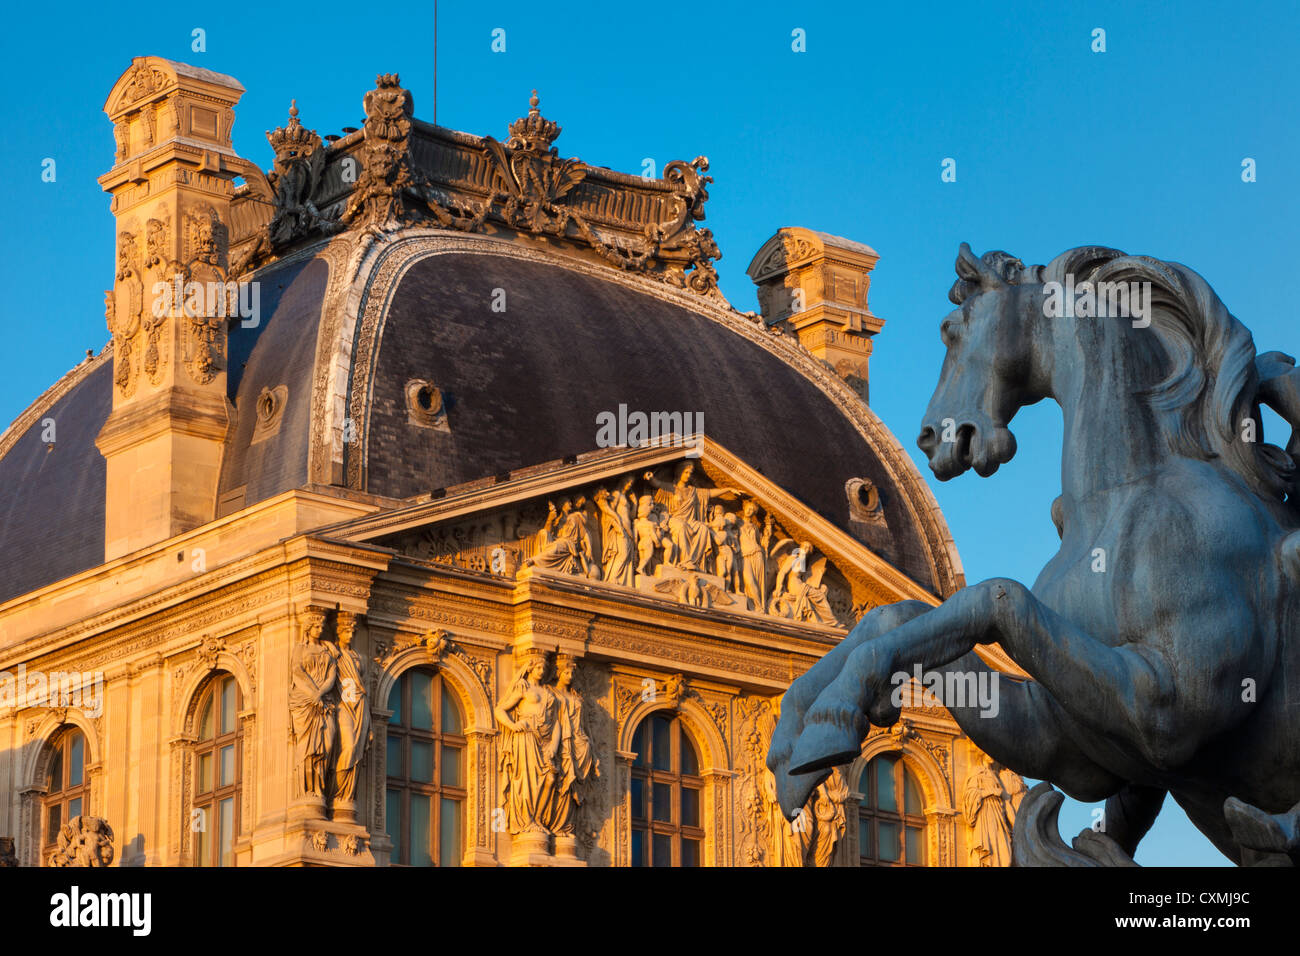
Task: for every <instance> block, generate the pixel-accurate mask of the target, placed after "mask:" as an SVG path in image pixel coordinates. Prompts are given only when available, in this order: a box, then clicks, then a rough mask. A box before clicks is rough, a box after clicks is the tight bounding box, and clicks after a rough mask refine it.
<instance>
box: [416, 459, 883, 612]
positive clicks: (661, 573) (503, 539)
mask: <svg viewBox="0 0 1300 956" xmlns="http://www.w3.org/2000/svg"><path fill="white" fill-rule="evenodd" d="M698 475H699V470H698V467H697V466H696V465H695V463H694V462H692V461H689V460H688V461H685V462H682V463H679V464H678V465H676V466H675V467H674V468H673V469H672V470H671V471H663V472H660V471H655V470H651V471H641V472H634V473H631V474H625V475H622V476H619V477H616V478H613V479H612V480H610V481H608V482H606V483H604V484H600V485H596V486H593V487H589V488H585V489H582V490H579V491H575V492H574V493H572V494H568V495H566V496H565V497H562V498H553V499H550V500H545V501H544V500H540V499H538V500H534V501H531V502H528V503H525V504H523V505H521V506H519V507H518V508H517V509H515V510H511V511H508V512H504V513H495V514H491V513H489V514H484V515H481V516H479V517H477V518H475V519H473V520H471V521H469V522H463V523H456V524H443V525H436V526H433V527H428V528H423V529H420V530H418V531H413V532H408V533H405V534H403V535H401V536H400V537H399V538H398V540H397V541H396V542H394V543H395V546H397V547H398V548H400V549H401V550H402V551H404V552H405V553H406V554H408V555H410V556H412V557H416V558H421V559H425V560H431V561H435V562H438V563H441V564H448V565H452V566H456V567H461V568H465V569H467V570H471V571H478V572H490V573H493V574H496V575H500V576H504V577H513V576H515V574H516V573H517V572H518V571H519V569H521V568H526V567H535V568H539V569H542V570H544V571H546V572H549V573H553V574H561V575H569V576H573V577H577V578H582V579H584V580H586V581H591V582H604V583H605V584H607V585H617V586H620V587H625V588H633V589H636V590H638V591H641V592H643V593H645V594H646V595H648V596H653V597H660V598H666V599H669V600H673V601H676V602H678V603H681V604H686V605H689V606H692V607H698V608H719V609H725V610H727V611H737V612H746V613H753V614H761V615H765V616H770V617H777V618H785V619H788V620H793V621H799V622H802V623H811V624H820V625H825V626H829V627H843V626H847V625H848V624H849V623H850V622H851V621H852V620H854V619H856V615H857V613H858V612H859V611H860V610H861V608H858V607H856V606H855V605H854V602H853V595H852V590H851V588H850V586H849V584H848V582H847V579H846V578H845V577H844V575H843V574H841V573H840V572H839V571H838V570H836V569H834V568H833V567H832V565H831V563H830V561H829V559H828V558H827V557H826V556H825V555H822V554H821V553H820V552H819V551H818V549H817V548H816V547H815V546H814V545H813V544H812V542H810V541H809V540H807V539H806V538H805V537H803V536H802V535H795V534H793V533H791V532H789V531H787V529H786V528H785V526H784V525H783V523H782V522H781V521H780V520H778V518H777V516H776V515H775V514H773V513H772V512H770V511H767V510H765V509H764V508H762V507H761V506H760V505H759V504H758V502H757V501H755V500H754V499H753V498H752V497H751V496H749V495H747V494H746V493H745V492H743V491H741V490H739V489H736V488H718V487H706V486H705V485H704V484H702V483H701V481H700V480H699V479H698Z"/></svg>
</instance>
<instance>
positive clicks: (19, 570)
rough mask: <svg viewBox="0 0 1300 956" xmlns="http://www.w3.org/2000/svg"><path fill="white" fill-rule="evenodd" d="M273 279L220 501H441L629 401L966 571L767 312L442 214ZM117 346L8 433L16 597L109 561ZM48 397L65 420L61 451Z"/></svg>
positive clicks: (555, 448)
mask: <svg viewBox="0 0 1300 956" xmlns="http://www.w3.org/2000/svg"><path fill="white" fill-rule="evenodd" d="M255 277H256V279H257V280H258V281H259V282H260V283H261V306H262V320H261V321H260V322H259V323H258V325H257V326H256V327H255V328H251V329H246V328H243V327H242V326H240V325H239V324H238V323H235V324H233V325H232V326H231V328H230V333H229V342H228V361H227V367H228V372H227V386H228V395H229V398H230V400H231V403H232V405H233V407H234V410H235V415H234V418H233V421H232V426H231V428H230V430H229V432H228V435H227V438H226V445H225V451H224V453H223V460H222V467H221V478H220V485H219V490H218V500H217V516H218V517H220V516H222V515H226V514H230V513H233V512H235V511H238V510H240V509H241V508H244V507H247V506H249V505H252V504H255V503H256V502H259V501H264V500H266V499H267V498H270V497H273V496H275V495H277V494H281V493H283V492H285V491H288V490H290V489H294V488H303V487H309V486H314V487H316V488H318V489H322V490H324V489H327V488H329V487H335V488H339V487H341V488H344V489H350V490H351V492H355V493H361V494H365V495H370V496H377V497H378V498H380V499H389V500H393V499H397V500H400V499H410V498H418V497H422V496H424V497H427V496H428V495H430V494H431V493H434V492H436V490H438V489H443V488H449V487H452V486H455V485H458V484H462V483H465V482H469V481H473V480H476V479H482V478H487V477H494V476H499V475H501V474H503V473H505V472H510V471H512V470H515V469H519V468H526V467H530V466H534V465H539V464H543V463H547V462H554V461H558V460H561V459H564V458H566V457H569V456H573V455H578V454H582V453H585V452H591V451H594V450H596V448H597V447H598V442H597V416H598V415H600V414H601V413H602V412H614V413H617V411H618V409H619V406H620V405H625V406H627V408H628V409H629V410H640V411H644V412H647V413H649V412H657V411H667V412H683V413H685V412H691V413H693V414H701V413H702V414H703V431H704V433H705V434H706V435H707V436H708V437H709V438H710V439H711V440H713V441H715V442H717V443H719V444H721V445H722V446H723V447H725V448H727V449H728V450H729V451H731V452H732V453H734V454H736V455H737V456H739V457H740V458H741V459H743V460H744V461H746V462H748V463H749V464H750V465H752V466H753V467H755V468H756V469H758V470H759V471H760V472H762V473H763V474H764V475H765V476H767V477H768V478H769V479H771V480H772V481H774V482H775V483H777V484H778V485H780V486H781V487H783V488H785V489H786V490H788V491H790V492H791V493H792V494H794V495H795V496H796V497H797V498H799V499H800V500H802V501H803V502H804V503H805V504H806V505H808V506H809V507H810V508H812V509H813V510H815V511H816V512H818V513H819V514H821V515H822V516H824V517H825V518H827V519H828V520H830V521H831V522H832V523H834V524H835V525H836V526H838V527H840V528H841V529H843V530H845V531H847V532H848V533H849V534H851V535H853V536H854V537H856V538H857V539H858V540H860V541H862V542H863V543H864V544H866V545H867V546H868V547H869V548H871V549H872V550H874V551H875V552H876V553H878V554H879V555H880V556H881V557H883V558H884V559H885V560H887V561H889V562H890V563H892V564H894V565H895V566H896V567H898V568H899V569H900V570H901V571H903V572H904V573H905V574H907V575H908V576H909V577H911V578H912V579H913V580H915V581H916V582H917V583H919V584H921V585H922V586H923V587H925V588H927V589H928V590H931V591H934V592H936V593H949V592H950V591H951V590H953V589H954V588H955V587H956V586H958V583H959V580H960V567H959V565H958V564H957V562H956V557H955V550H954V549H953V548H952V546H951V539H950V538H949V537H948V532H947V529H946V527H945V526H944V524H943V521H942V518H941V517H940V516H939V513H938V509H937V506H936V505H935V504H934V499H933V497H932V496H931V495H930V493H929V491H928V489H927V488H926V486H925V484H924V482H923V481H922V480H921V478H920V476H919V474H917V472H916V470H915V468H914V466H913V465H912V463H911V460H910V459H909V458H908V457H907V455H906V454H905V453H904V452H903V451H902V449H901V448H900V447H899V446H898V443H897V441H896V440H895V439H894V438H893V436H891V435H890V434H889V432H888V431H887V430H886V429H885V428H884V426H883V425H882V424H881V423H880V422H879V420H878V419H876V418H875V416H874V415H873V414H872V413H871V411H870V409H868V408H867V406H866V405H865V404H864V403H863V402H862V401H861V400H860V399H859V398H858V397H857V396H856V395H855V394H854V393H853V391H852V390H851V389H850V388H849V387H848V386H847V385H845V383H844V382H843V381H841V380H840V379H839V378H838V377H837V376H836V375H835V374H834V372H833V371H831V370H830V369H829V368H827V367H826V366H824V365H823V364H821V363H818V362H817V361H815V360H814V359H813V358H812V357H811V356H810V355H809V354H808V353H807V352H806V351H805V350H803V349H802V348H801V347H800V346H799V345H798V344H797V343H796V342H795V341H794V340H793V339H792V338H791V337H788V336H780V335H774V334H772V333H771V332H769V331H768V330H767V329H766V327H765V326H764V325H763V324H762V323H761V321H759V320H757V319H756V317H755V316H753V315H752V314H743V313H739V312H736V311H735V310H732V309H730V308H727V307H725V305H723V304H721V303H719V302H717V301H714V300H710V299H707V298H705V297H701V296H696V295H694V294H692V293H690V292H688V291H684V290H679V289H675V288H672V287H669V286H667V285H665V284H663V283H656V282H654V281H651V280H647V279H644V278H641V277H636V276H629V275H626V274H624V273H621V272H619V271H618V270H614V269H610V268H608V267H606V266H603V265H598V264H593V263H590V262H587V261H584V260H581V259H578V258H574V257H571V256H567V255H560V254H557V253H553V252H550V251H546V250H543V249H541V248H539V247H537V246H535V245H525V244H521V243H518V242H508V241H503V240H500V239H494V238H491V237H483V236H472V237H471V236H465V235H463V234H456V233H448V232H443V231H439V230H432V229H413V230H408V231H406V232H401V233H397V234H394V235H390V236H387V237H385V238H384V239H382V240H371V239H370V237H358V236H356V235H355V234H350V233H345V234H342V235H340V236H337V237H335V238H333V239H332V240H330V241H328V242H319V243H317V244H315V245H313V246H311V247H310V248H308V249H305V250H303V251H301V252H299V253H298V254H296V255H295V256H293V257H290V258H287V259H281V260H278V261H275V262H273V263H271V264H269V265H267V266H264V267H263V268H262V269H260V270H258V272H257V273H256V275H255ZM496 290H502V292H503V293H504V311H494V309H493V301H494V295H495V296H499V295H500V293H498V292H497V291H496ZM498 301H499V300H498ZM109 359H111V348H110V349H106V350H105V352H104V353H103V354H102V355H101V356H100V357H99V358H97V359H95V360H94V361H93V362H87V363H84V364H83V365H82V366H79V367H78V368H77V369H75V370H73V372H70V373H69V375H68V376H65V378H64V380H62V381H61V382H60V383H59V384H58V385H56V386H55V387H54V388H52V389H51V390H50V391H49V392H47V393H46V395H45V396H42V398H41V399H39V400H38V401H37V402H36V403H35V404H34V405H33V406H32V407H31V408H30V409H28V410H27V412H25V413H24V416H23V417H22V418H20V419H19V421H18V422H16V423H15V425H14V426H13V427H12V428H11V429H10V432H9V433H6V436H5V438H4V442H5V444H4V446H3V447H0V456H2V457H0V480H2V481H4V483H5V487H6V488H7V489H9V491H8V493H7V496H6V499H5V501H4V504H3V508H4V520H3V523H2V524H0V571H3V572H4V574H3V577H2V579H0V589H2V590H0V598H10V597H14V596H17V595H20V594H24V593H27V592H29V591H31V590H34V589H36V588H38V587H41V586H43V585H45V584H48V583H51V582H53V581H56V580H58V579H60V578H62V577H66V576H68V575H70V574H74V573H76V572H78V571H82V570H85V569H87V568H91V567H94V566H96V565H98V564H100V563H102V560H103V537H104V530H103V526H104V503H103V502H104V461H103V458H102V456H100V454H99V452H98V449H97V448H96V447H95V443H94V440H95V436H96V434H97V433H98V431H99V429H100V428H101V427H102V426H103V423H104V420H105V418H106V417H107V414H108V412H109V410H110V407H111V387H112V382H111V375H112V371H111V370H112V363H111V361H109ZM418 382H427V383H430V384H431V385H432V386H434V387H436V388H437V389H438V390H439V392H440V395H441V399H442V403H443V408H444V410H445V418H444V419H442V420H441V421H440V423H439V425H438V427H429V425H428V423H427V422H422V421H419V420H417V416H415V415H413V414H412V411H411V406H410V403H409V400H408V397H407V394H408V389H409V388H410V387H411V384H412V383H418ZM268 396H270V397H269V398H268ZM259 402H264V405H263V407H262V409H261V411H260V412H259ZM267 409H272V410H273V411H274V414H273V415H266V414H263V413H265V412H266V411H267ZM45 417H54V418H55V419H56V420H57V422H58V429H59V432H58V442H57V443H56V445H55V448H54V449H53V450H52V451H47V450H46V446H45V444H44V443H43V442H42V441H41V435H40V432H41V420H42V419H43V418H45ZM855 479H858V480H860V479H866V480H867V481H869V482H870V483H871V484H872V485H874V487H875V489H876V490H877V491H878V492H879V499H880V502H881V505H882V506H883V510H884V518H885V522H884V525H877V526H875V527H873V526H870V525H867V524H864V523H863V522H861V521H859V520H856V516H855V513H854V508H853V504H854V503H853V501H852V500H851V497H850V491H851V488H849V489H846V485H848V484H849V483H850V482H852V481H853V480H855ZM345 493H346V492H345ZM886 526H887V527H886Z"/></svg>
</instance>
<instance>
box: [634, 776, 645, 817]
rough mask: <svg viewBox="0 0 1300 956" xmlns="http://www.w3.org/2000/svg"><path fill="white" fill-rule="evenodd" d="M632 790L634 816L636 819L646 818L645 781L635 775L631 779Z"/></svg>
mask: <svg viewBox="0 0 1300 956" xmlns="http://www.w3.org/2000/svg"><path fill="white" fill-rule="evenodd" d="M631 790H632V817H633V818H634V819H636V820H644V819H645V781H644V780H642V779H641V778H640V777H633V778H632V780H631Z"/></svg>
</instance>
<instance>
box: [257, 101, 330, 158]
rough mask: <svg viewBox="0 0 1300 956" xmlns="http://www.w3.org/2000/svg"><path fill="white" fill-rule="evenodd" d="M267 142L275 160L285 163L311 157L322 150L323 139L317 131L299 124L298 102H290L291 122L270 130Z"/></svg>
mask: <svg viewBox="0 0 1300 956" xmlns="http://www.w3.org/2000/svg"><path fill="white" fill-rule="evenodd" d="M266 139H267V141H268V142H269V143H270V144H271V148H272V149H273V150H275V158H276V159H278V160H281V161H283V160H284V159H293V158H296V157H299V156H310V155H311V154H312V153H314V152H316V150H318V149H320V145H321V138H320V136H319V135H317V133H316V131H315V130H311V129H307V127H305V126H303V125H302V123H300V122H298V101H297V100H296V99H295V100H290V101H289V122H288V123H287V124H286V125H284V126H281V127H280V128H279V129H274V130H268V131H267V134H266Z"/></svg>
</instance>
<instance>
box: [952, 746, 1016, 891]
mask: <svg viewBox="0 0 1300 956" xmlns="http://www.w3.org/2000/svg"><path fill="white" fill-rule="evenodd" d="M975 760H976V763H975V767H974V769H972V770H971V772H970V775H969V776H968V777H967V778H966V787H965V790H964V791H963V793H962V813H963V816H965V818H966V823H967V824H968V825H969V826H970V827H971V830H972V833H971V847H970V857H971V863H973V864H974V865H975V866H1010V865H1011V823H1010V821H1009V820H1008V819H1007V811H1006V804H1005V802H1004V800H1005V797H1006V793H1005V791H1004V790H1003V789H1002V781H1001V780H1000V779H999V778H998V775H997V774H996V773H994V771H993V762H992V758H990V757H989V756H988V755H987V754H983V753H981V754H978V755H977V756H976V758H975Z"/></svg>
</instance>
